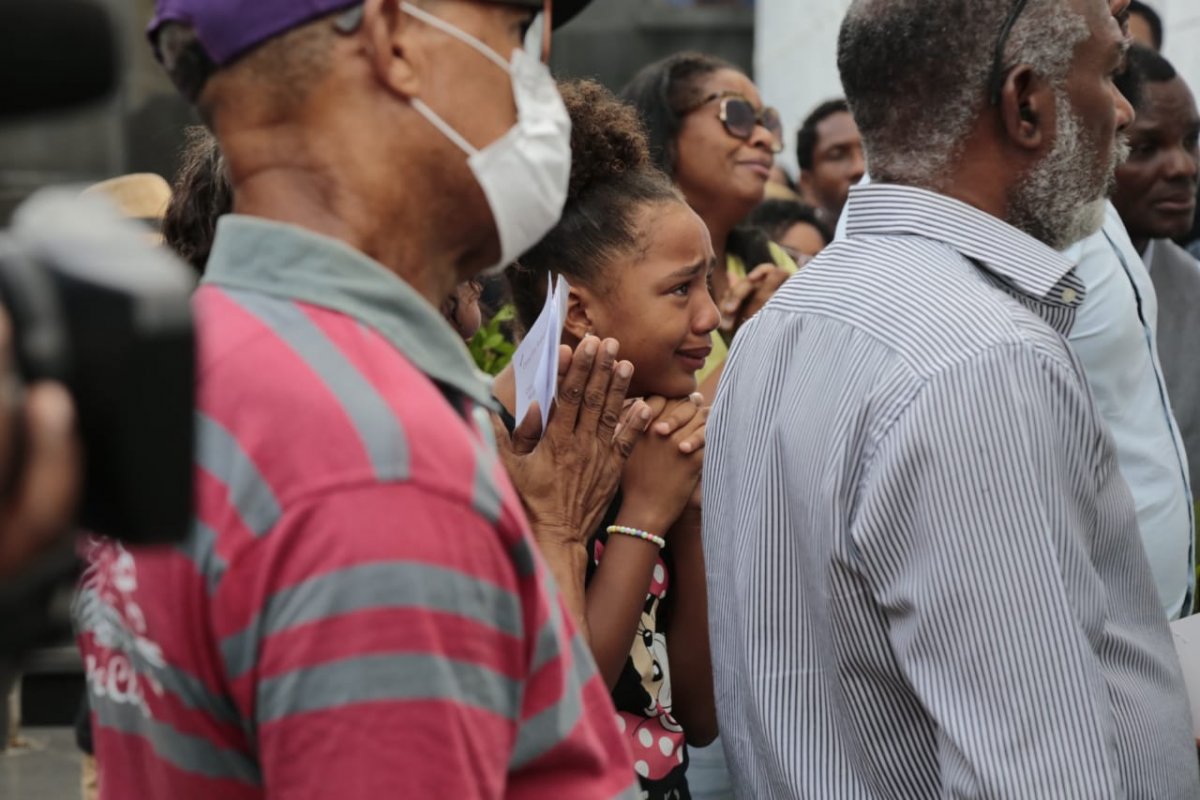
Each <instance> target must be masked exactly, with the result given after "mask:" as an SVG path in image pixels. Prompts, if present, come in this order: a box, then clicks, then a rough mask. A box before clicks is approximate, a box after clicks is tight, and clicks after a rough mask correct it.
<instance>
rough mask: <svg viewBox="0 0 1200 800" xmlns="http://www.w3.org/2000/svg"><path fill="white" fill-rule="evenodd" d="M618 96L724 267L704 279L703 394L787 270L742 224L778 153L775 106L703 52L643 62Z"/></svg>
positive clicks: (786, 261) (785, 260)
mask: <svg viewBox="0 0 1200 800" xmlns="http://www.w3.org/2000/svg"><path fill="white" fill-rule="evenodd" d="M621 97H622V99H623V100H625V101H626V102H627V103H630V104H631V105H633V106H634V107H635V108H636V109H637V111H638V113H639V114H640V116H641V118H642V121H643V123H644V124H645V127H646V132H647V134H648V136H649V139H650V153H651V156H652V157H653V159H654V161H655V164H656V165H657V166H658V167H659V169H661V170H662V171H663V172H665V173H666V174H668V175H670V176H671V177H672V179H674V181H675V183H676V185H677V186H678V187H679V189H680V190H681V191H682V192H683V194H684V196H685V197H686V198H687V201H688V204H689V205H691V207H692V208H693V209H694V210H695V211H696V213H697V214H699V215H700V218H701V219H703V220H704V222H705V224H706V225H707V226H708V230H709V233H710V235H711V236H712V241H713V248H714V249H715V250H716V253H717V257H718V259H719V262H720V263H721V264H724V265H725V269H723V270H717V271H716V272H715V273H714V274H713V282H712V293H713V297H714V298H717V299H718V300H719V302H720V307H721V314H722V322H721V334H720V335H719V336H714V337H713V345H714V347H713V352H712V355H711V356H710V357H709V360H708V362H707V363H706V364H705V366H704V369H703V370H701V372H700V380H701V382H702V385H701V391H702V392H704V393H705V395H706V396H708V397H711V396H712V395H713V394H714V393H715V392H714V390H715V388H716V381H717V378H718V377H719V374H720V367H721V365H722V364H723V363H724V359H725V356H726V354H727V353H728V348H727V345H728V344H729V343H730V342H732V340H733V336H734V334H735V333H736V332H737V329H738V328H739V327H740V326H741V324H742V323H743V322H744V321H745V320H747V319H749V318H750V317H752V316H753V315H754V314H755V313H757V312H758V310H759V309H760V308H762V306H763V305H764V304H765V303H766V302H767V300H768V299H770V297H771V295H772V294H774V292H775V290H776V289H777V288H778V287H779V285H780V284H781V283H783V281H784V280H785V279H786V278H787V277H788V276H789V275H790V274H792V273H794V272H795V271H796V263H795V262H794V261H792V259H791V258H789V257H788V256H787V255H786V254H785V253H784V252H783V251H782V250H781V249H780V248H778V247H777V246H775V245H774V244H772V243H770V242H769V241H768V240H767V239H766V237H765V236H764V235H763V234H762V233H761V232H760V231H757V230H755V229H752V228H743V227H741V226H742V225H743V223H744V221H745V219H746V217H747V216H748V215H749V214H750V212H751V211H752V210H753V209H754V208H755V206H757V205H758V204H759V203H760V202H762V199H763V195H764V192H765V190H766V184H767V181H768V179H769V178H770V175H771V167H772V166H773V165H774V162H775V154H776V153H778V152H779V151H780V150H782V149H783V127H782V124H781V123H780V119H779V112H777V111H776V110H775V109H773V108H770V107H764V106H763V104H762V100H761V99H760V98H759V94H758V89H756V88H755V86H754V83H753V82H752V81H751V80H750V79H749V78H748V77H746V76H745V75H744V74H743V73H742V72H741V71H740V70H738V69H737V68H736V67H734V66H733V65H731V64H729V63H727V62H725V61H723V60H721V59H719V58H716V57H714V56H709V55H705V54H703V53H679V54H676V55H673V56H670V57H669V58H666V59H663V60H661V61H658V62H655V63H654V64H651V65H649V66H648V67H645V68H644V69H642V71H641V72H639V73H638V74H637V76H636V77H635V78H634V79H633V80H632V81H631V82H630V83H629V85H628V86H626V87H625V88H624V90H622V92H621Z"/></svg>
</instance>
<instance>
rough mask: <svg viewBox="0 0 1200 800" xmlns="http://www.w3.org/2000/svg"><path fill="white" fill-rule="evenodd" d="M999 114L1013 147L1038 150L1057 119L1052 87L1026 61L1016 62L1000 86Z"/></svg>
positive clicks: (1051, 132)
mask: <svg viewBox="0 0 1200 800" xmlns="http://www.w3.org/2000/svg"><path fill="white" fill-rule="evenodd" d="M1000 118H1001V121H1002V123H1003V125H1004V132H1005V134H1006V135H1007V137H1008V140H1009V142H1010V143H1011V144H1012V145H1013V146H1014V147H1018V148H1021V149H1023V150H1040V149H1041V148H1042V147H1043V146H1044V145H1045V143H1046V142H1047V141H1048V140H1049V139H1051V138H1053V136H1052V135H1053V132H1054V130H1055V127H1056V125H1057V123H1058V120H1057V118H1056V115H1055V102H1054V87H1052V86H1051V85H1050V84H1049V83H1047V82H1046V81H1045V80H1044V79H1043V78H1042V77H1041V76H1040V75H1038V74H1037V73H1036V72H1035V71H1034V70H1033V68H1032V67H1030V66H1028V65H1027V64H1022V65H1020V66H1018V67H1017V68H1016V69H1014V70H1012V71H1011V72H1009V74H1008V77H1007V78H1006V79H1005V81H1004V86H1003V88H1002V89H1001V92H1000Z"/></svg>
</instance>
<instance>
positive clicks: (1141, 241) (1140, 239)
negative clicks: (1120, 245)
mask: <svg viewBox="0 0 1200 800" xmlns="http://www.w3.org/2000/svg"><path fill="white" fill-rule="evenodd" d="M1129 241H1131V242H1133V249H1134V250H1137V252H1138V255H1139V256H1142V257H1145V255H1146V251H1147V250H1149V249H1150V237H1149V236H1133V235H1132V234H1131V235H1130V237H1129Z"/></svg>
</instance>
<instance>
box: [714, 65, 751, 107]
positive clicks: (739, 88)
mask: <svg viewBox="0 0 1200 800" xmlns="http://www.w3.org/2000/svg"><path fill="white" fill-rule="evenodd" d="M704 93H705V94H717V93H721V94H734V95H740V96H741V97H744V98H746V99H747V100H749V101H750V102H751V103H753V104H754V105H755V106H760V105H762V98H760V97H759V95H758V88H757V87H756V86H755V85H754V82H753V81H751V80H750V79H749V78H747V77H746V76H745V75H743V74H742V73H740V72H738V71H737V70H732V69H719V70H717V71H716V72H713V73H710V74H709V75H707V76H706V77H705V79H704Z"/></svg>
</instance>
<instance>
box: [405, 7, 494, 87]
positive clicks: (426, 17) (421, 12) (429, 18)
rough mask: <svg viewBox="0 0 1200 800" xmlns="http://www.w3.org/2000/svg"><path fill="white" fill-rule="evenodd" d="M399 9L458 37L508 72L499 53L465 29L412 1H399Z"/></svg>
mask: <svg viewBox="0 0 1200 800" xmlns="http://www.w3.org/2000/svg"><path fill="white" fill-rule="evenodd" d="M400 10H401V11H403V12H405V13H406V14H409V15H410V16H413V17H416V18H417V19H419V20H421V22H424V23H425V24H426V25H430V26H432V27H434V28H437V29H438V30H439V31H441V32H442V33H444V34H446V35H447V36H453V37H454V38H455V39H458V40H459V41H460V42H462V43H463V44H465V45H467V46H468V47H471V48H473V49H475V50H477V51H479V53H480V55H482V56H484V57H485V58H487V59H489V60H490V61H491V62H492V63H493V64H495V65H496V66H497V67H499V68H500V69H502V70H504V71H505V72H508V69H509V66H508V62H507V61H505V60H504V59H503V58H501V57H500V55H499V54H498V53H497V52H496V51H495V50H493V49H492V48H490V47H488V46H487V45H486V44H484V43H483V42H481V41H479V40H478V39H476V38H475V37H474V36H472V35H471V34H469V33H467V32H466V31H462V30H459V29H458V28H456V27H454V26H453V25H451V24H450V23H449V22H446V20H444V19H441V18H440V17H436V16H434V15H433V14H430V13H429V12H428V11H426V10H425V9H422V8H417V7H416V6H414V5H413V4H412V3H401V4H400Z"/></svg>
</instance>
